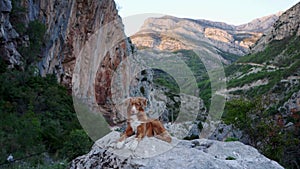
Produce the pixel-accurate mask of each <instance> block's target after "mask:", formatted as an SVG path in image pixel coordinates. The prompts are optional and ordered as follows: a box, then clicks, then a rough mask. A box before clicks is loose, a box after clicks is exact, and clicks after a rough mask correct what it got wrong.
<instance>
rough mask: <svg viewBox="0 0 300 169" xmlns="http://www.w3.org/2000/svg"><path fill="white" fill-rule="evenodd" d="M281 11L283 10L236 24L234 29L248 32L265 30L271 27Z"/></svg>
mask: <svg viewBox="0 0 300 169" xmlns="http://www.w3.org/2000/svg"><path fill="white" fill-rule="evenodd" d="M282 13H283V12H278V13H276V14H273V15H269V16H264V17H261V18H257V19H254V20H252V21H251V22H249V23H246V24H242V25H239V26H237V27H236V29H237V30H243V31H250V32H262V33H264V32H267V31H268V30H269V29H270V27H272V26H273V24H274V23H275V22H276V21H277V20H278V19H279V17H280V15H281V14H282Z"/></svg>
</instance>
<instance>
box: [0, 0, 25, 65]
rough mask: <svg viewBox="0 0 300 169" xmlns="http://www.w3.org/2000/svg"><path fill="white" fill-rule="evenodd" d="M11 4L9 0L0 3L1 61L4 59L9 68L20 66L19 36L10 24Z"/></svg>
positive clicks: (2, 0)
mask: <svg viewBox="0 0 300 169" xmlns="http://www.w3.org/2000/svg"><path fill="white" fill-rule="evenodd" d="M11 10H12V4H11V1H10V0H1V1H0V51H1V56H0V57H1V59H4V60H5V61H6V62H7V63H8V64H9V67H10V68H14V67H19V66H21V65H22V60H21V55H20V53H19V52H18V51H17V40H18V39H19V34H18V33H17V32H16V30H15V29H14V28H13V26H12V25H11V23H10V20H9V19H10V15H9V14H10V12H11Z"/></svg>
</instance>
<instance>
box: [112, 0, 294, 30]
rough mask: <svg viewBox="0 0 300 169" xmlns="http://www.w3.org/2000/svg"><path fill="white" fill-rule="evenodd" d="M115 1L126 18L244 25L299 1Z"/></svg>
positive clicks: (285, 8)
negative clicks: (157, 17)
mask: <svg viewBox="0 0 300 169" xmlns="http://www.w3.org/2000/svg"><path fill="white" fill-rule="evenodd" d="M115 2H116V3H117V8H118V9H119V15H120V16H121V17H122V18H125V17H130V16H132V15H137V14H144V13H156V14H163V15H172V16H176V17H180V18H192V19H207V20H211V21H221V22H225V23H227V24H233V25H240V24H244V23H248V22H250V21H252V20H253V19H255V18H260V17H263V16H267V15H270V14H274V13H277V12H279V11H286V10H287V9H289V8H290V7H292V6H293V5H295V4H296V3H298V2H299V0H115Z"/></svg>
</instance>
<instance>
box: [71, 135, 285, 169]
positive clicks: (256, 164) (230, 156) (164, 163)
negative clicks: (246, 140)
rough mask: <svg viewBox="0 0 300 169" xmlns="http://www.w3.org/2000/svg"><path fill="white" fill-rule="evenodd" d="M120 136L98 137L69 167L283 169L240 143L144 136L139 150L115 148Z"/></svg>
mask: <svg viewBox="0 0 300 169" xmlns="http://www.w3.org/2000/svg"><path fill="white" fill-rule="evenodd" d="M118 138H119V133H118V132H111V133H110V134H108V135H107V136H105V137H103V138H102V139H100V140H98V141H97V142H96V143H95V145H94V146H93V148H92V150H91V151H90V152H89V153H88V154H86V155H83V156H80V157H77V158H76V159H74V160H73V161H72V163H71V166H70V168H72V169H75V168H76V169H79V168H128V169H129V168H135V169H137V168H141V169H142V168H143V169H148V168H149V169H150V168H174V169H177V168H178V169H184V168H197V169H207V168H222V169H227V168H228V169H229V168H230V169H233V168H235V169H240V168H241V169H242V168H258V169H259V168H261V169H265V168H273V169H282V168H283V167H281V166H280V165H279V164H278V163H277V162H275V161H272V160H269V159H267V158H266V157H265V156H263V155H261V154H260V153H259V152H258V151H257V150H256V149H254V148H252V147H250V146H247V145H244V144H242V143H240V142H219V141H213V140H206V139H197V140H193V141H184V140H177V139H176V138H173V140H172V143H171V144H169V143H166V142H164V141H161V140H158V139H156V138H144V139H143V140H142V141H141V142H140V143H139V145H138V147H137V148H136V150H135V151H131V150H130V149H128V148H127V147H126V145H125V147H124V148H122V149H116V148H114V145H115V141H116V140H117V139H118ZM130 139H131V138H129V139H128V140H130ZM130 142H131V141H128V143H127V144H130Z"/></svg>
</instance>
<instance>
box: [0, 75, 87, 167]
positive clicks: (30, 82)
mask: <svg viewBox="0 0 300 169" xmlns="http://www.w3.org/2000/svg"><path fill="white" fill-rule="evenodd" d="M0 81H1V86H0V116H1V118H0V135H1V137H0V146H1V151H0V157H1V159H0V163H5V162H6V158H7V157H8V155H9V154H13V156H14V158H15V159H20V161H23V162H26V163H30V164H31V165H32V167H34V166H38V165H43V163H44V160H43V156H44V155H45V154H50V156H51V158H52V159H53V160H54V161H55V160H64V159H66V160H70V159H72V158H74V157H76V156H78V155H81V154H83V153H86V152H87V151H88V150H89V148H90V146H91V144H92V141H91V140H90V139H89V138H88V136H87V135H86V133H85V132H84V131H83V130H82V128H81V126H80V124H79V122H78V120H77V117H76V113H75V111H74V108H73V103H72V97H71V96H70V95H69V94H68V92H67V90H66V89H65V88H64V87H62V86H60V85H59V84H57V80H56V78H55V76H54V75H48V76H47V77H45V78H43V77H40V76H34V75H33V74H32V73H30V72H21V71H16V70H9V71H6V72H2V73H1V74H0Z"/></svg>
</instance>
